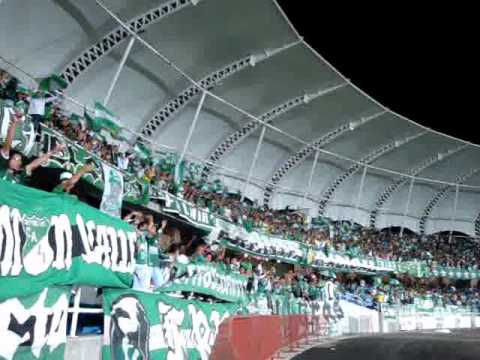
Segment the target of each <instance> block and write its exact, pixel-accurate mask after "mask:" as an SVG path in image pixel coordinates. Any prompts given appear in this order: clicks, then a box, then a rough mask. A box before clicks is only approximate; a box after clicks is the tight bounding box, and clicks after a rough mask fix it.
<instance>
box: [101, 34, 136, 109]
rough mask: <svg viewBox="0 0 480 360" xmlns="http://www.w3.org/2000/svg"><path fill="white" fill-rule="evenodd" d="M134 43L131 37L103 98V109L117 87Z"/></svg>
mask: <svg viewBox="0 0 480 360" xmlns="http://www.w3.org/2000/svg"><path fill="white" fill-rule="evenodd" d="M134 42H135V38H134V37H133V36H132V37H131V38H130V41H129V42H128V45H127V48H126V49H125V52H124V53H123V56H122V60H121V61H120V64H119V65H118V68H117V72H116V73H115V76H114V77H113V79H112V83H111V84H110V87H109V88H108V92H107V96H105V100H103V105H104V106H105V107H106V106H107V105H108V102H109V101H110V97H111V96H112V92H113V89H114V88H115V85H117V81H118V78H119V77H120V73H121V72H122V70H123V67H124V66H125V63H126V62H127V58H128V55H130V51H131V50H132V47H133V43H134Z"/></svg>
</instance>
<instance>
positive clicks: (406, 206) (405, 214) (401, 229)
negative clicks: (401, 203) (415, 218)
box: [400, 177, 415, 236]
mask: <svg viewBox="0 0 480 360" xmlns="http://www.w3.org/2000/svg"><path fill="white" fill-rule="evenodd" d="M414 183H415V177H412V178H411V179H410V186H409V187H408V195H407V202H406V204H405V211H404V212H403V217H402V227H401V228H400V236H403V230H404V229H405V219H406V217H407V215H408V211H409V210H410V201H411V200H412V191H413V185H414Z"/></svg>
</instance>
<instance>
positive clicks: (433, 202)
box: [419, 168, 480, 235]
mask: <svg viewBox="0 0 480 360" xmlns="http://www.w3.org/2000/svg"><path fill="white" fill-rule="evenodd" d="M479 171H480V168H473V169H471V170H470V171H469V172H467V173H465V174H461V175H458V176H457V177H456V178H455V181H454V183H455V184H457V185H461V184H462V183H464V182H465V181H467V180H468V179H470V178H471V177H472V176H475V175H476V174H477V173H478V172H479ZM451 187H452V185H445V186H444V187H442V188H441V189H440V190H438V191H437V192H436V193H435V195H433V197H432V198H431V199H430V201H429V202H428V204H427V206H425V209H424V210H423V213H422V216H421V218H420V222H419V228H420V234H422V235H424V234H425V225H426V224H427V221H428V219H429V217H430V215H431V214H432V212H433V210H434V209H435V207H436V206H437V205H438V204H439V203H440V201H441V200H442V199H444V198H445V196H447V194H448V190H450V188H451Z"/></svg>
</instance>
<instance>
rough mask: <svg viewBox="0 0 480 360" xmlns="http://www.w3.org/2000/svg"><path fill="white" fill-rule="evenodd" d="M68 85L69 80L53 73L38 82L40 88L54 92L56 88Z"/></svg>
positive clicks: (63, 87)
mask: <svg viewBox="0 0 480 360" xmlns="http://www.w3.org/2000/svg"><path fill="white" fill-rule="evenodd" d="M67 86H68V84H67V82H66V81H65V80H64V79H63V78H62V77H60V76H58V75H55V74H53V75H50V76H49V77H46V78H44V79H42V80H41V81H40V83H39V84H38V90H40V91H45V92H52V91H55V90H61V89H66V88H67Z"/></svg>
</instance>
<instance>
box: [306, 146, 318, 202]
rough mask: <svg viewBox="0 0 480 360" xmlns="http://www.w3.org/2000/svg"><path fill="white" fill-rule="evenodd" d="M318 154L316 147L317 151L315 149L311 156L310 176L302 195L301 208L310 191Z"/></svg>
mask: <svg viewBox="0 0 480 360" xmlns="http://www.w3.org/2000/svg"><path fill="white" fill-rule="evenodd" d="M319 156H320V150H318V149H317V151H315V157H314V158H313V163H312V168H311V169H310V176H309V177H308V185H307V189H306V190H305V194H304V195H303V199H302V208H303V207H304V206H305V201H306V200H307V197H308V195H309V194H310V191H312V182H313V176H314V175H315V169H316V167H317V163H318V157H319Z"/></svg>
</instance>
